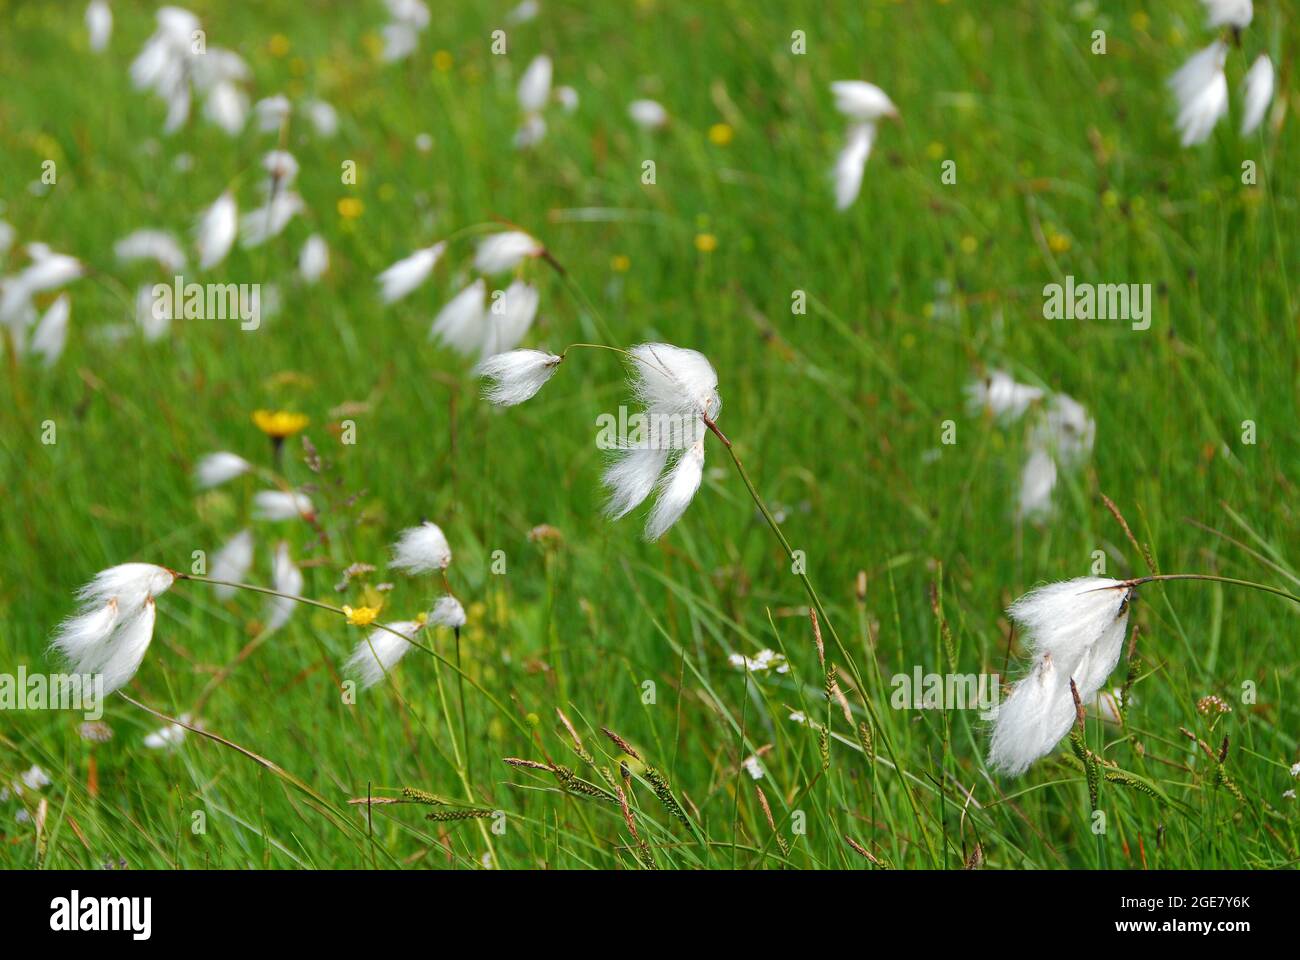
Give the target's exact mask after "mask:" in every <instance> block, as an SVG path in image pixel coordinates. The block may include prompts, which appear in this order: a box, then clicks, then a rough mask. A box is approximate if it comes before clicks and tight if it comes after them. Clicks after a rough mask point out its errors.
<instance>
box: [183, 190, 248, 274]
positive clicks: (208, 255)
mask: <svg viewBox="0 0 1300 960" xmlns="http://www.w3.org/2000/svg"><path fill="white" fill-rule="evenodd" d="M238 228H239V207H238V205H237V204H236V203H235V197H234V194H232V193H230V192H229V191H227V192H225V193H223V194H222V195H221V196H219V197H217V199H216V200H215V201H214V202H213V204H212V206H210V207H208V209H207V210H206V211H204V213H203V216H202V217H201V218H199V225H198V230H197V232H196V237H195V241H194V245H195V246H196V247H197V248H198V251H199V267H200V268H201V269H203V270H209V269H211V268H212V267H215V266H216V265H217V264H219V263H220V262H221V261H222V260H224V259H226V255H227V254H228V253H230V248H231V247H232V246H234V243H235V234H236V232H237V231H238Z"/></svg>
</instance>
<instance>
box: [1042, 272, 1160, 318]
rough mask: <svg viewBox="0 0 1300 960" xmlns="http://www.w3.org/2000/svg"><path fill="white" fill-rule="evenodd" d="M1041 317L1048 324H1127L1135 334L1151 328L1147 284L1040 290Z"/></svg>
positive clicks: (1049, 286) (1071, 283)
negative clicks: (1057, 322)
mask: <svg viewBox="0 0 1300 960" xmlns="http://www.w3.org/2000/svg"><path fill="white" fill-rule="evenodd" d="M1043 317H1044V318H1046V319H1048V320H1128V321H1130V322H1131V323H1132V325H1133V329H1134V330H1146V329H1147V328H1149V327H1150V326H1151V284H1149V283H1100V284H1098V283H1075V282H1074V276H1073V275H1070V276H1067V277H1066V278H1065V283H1064V284H1060V283H1049V284H1047V285H1046V286H1045V287H1043Z"/></svg>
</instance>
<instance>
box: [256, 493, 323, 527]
mask: <svg viewBox="0 0 1300 960" xmlns="http://www.w3.org/2000/svg"><path fill="white" fill-rule="evenodd" d="M315 515H316V510H315V508H314V507H313V506H312V502H311V499H310V498H309V497H308V496H307V495H306V494H305V493H299V492H298V491H296V490H260V491H258V492H257V494H256V495H254V497H253V516H254V517H256V518H257V519H258V520H271V521H281V520H298V519H300V518H301V519H310V518H313V517H315Z"/></svg>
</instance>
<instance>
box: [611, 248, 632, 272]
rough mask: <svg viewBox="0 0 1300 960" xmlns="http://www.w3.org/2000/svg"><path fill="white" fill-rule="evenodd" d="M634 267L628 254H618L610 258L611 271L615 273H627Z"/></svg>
mask: <svg viewBox="0 0 1300 960" xmlns="http://www.w3.org/2000/svg"><path fill="white" fill-rule="evenodd" d="M631 267H632V261H631V259H630V258H629V257H628V256H627V255H626V254H622V253H619V254H616V255H614V256H613V257H611V258H610V261H609V269H611V270H613V271H614V272H615V273H627V272H628V270H630V269H631Z"/></svg>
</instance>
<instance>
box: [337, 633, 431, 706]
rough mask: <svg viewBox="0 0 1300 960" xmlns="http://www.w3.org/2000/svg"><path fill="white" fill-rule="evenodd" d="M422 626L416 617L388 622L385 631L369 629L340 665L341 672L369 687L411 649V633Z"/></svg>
mask: <svg viewBox="0 0 1300 960" xmlns="http://www.w3.org/2000/svg"><path fill="white" fill-rule="evenodd" d="M423 626H424V624H422V623H420V622H419V621H416V620H399V621H398V622H396V623H390V624H388V629H387V630H385V629H383V628H378V629H375V630H371V631H370V633H368V634H367V635H366V637H365V639H364V640H362V641H361V642H360V643H358V644H357V646H356V649H355V650H354V651H353V652H352V656H351V657H350V658H349V659H348V662H347V663H346V664H345V665H344V668H343V670H344V672H345V673H346V674H347V675H348V676H350V677H352V678H353V679H355V680H356V681H357V682H358V683H360V684H361V688H362V689H363V690H364V689H366V688H368V687H373V686H374V685H375V684H376V683H378V682H379V681H380V680H382V679H384V676H385V675H386V674H387V673H388V672H389V671H391V670H392V669H393V668H394V667H396V666H397V662H398V661H399V660H401V659H402V657H404V656H406V653H407V651H408V650H410V649H411V648H412V641H413V640H414V639H415V635H416V634H417V633H419V632H420V629H421V628H422V627H423ZM390 631H392V632H390ZM395 634H397V635H395Z"/></svg>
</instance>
